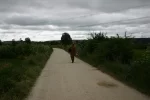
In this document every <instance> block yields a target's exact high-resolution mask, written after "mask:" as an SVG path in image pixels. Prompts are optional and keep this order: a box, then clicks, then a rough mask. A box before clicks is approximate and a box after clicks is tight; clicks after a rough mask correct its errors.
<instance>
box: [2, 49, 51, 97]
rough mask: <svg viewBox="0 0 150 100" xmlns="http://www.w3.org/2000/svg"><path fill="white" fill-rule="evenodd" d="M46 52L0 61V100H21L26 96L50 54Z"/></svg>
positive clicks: (49, 51) (49, 50)
mask: <svg viewBox="0 0 150 100" xmlns="http://www.w3.org/2000/svg"><path fill="white" fill-rule="evenodd" d="M47 51H48V52H39V53H36V54H30V55H29V56H25V57H23V58H22V59H20V58H15V59H1V60H0V100H23V99H24V98H25V97H26V96H27V95H28V93H29V92H30V90H31V87H32V86H33V85H34V83H35V81H36V79H37V77H38V76H39V74H40V72H41V70H42V69H43V67H44V65H45V63H46V62H47V60H48V58H49V56H50V54H51V53H52V49H48V50H47Z"/></svg>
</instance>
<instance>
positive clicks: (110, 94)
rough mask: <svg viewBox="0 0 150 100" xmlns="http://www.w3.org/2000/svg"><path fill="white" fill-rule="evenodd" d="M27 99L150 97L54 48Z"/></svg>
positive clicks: (133, 99)
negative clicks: (72, 59)
mask: <svg viewBox="0 0 150 100" xmlns="http://www.w3.org/2000/svg"><path fill="white" fill-rule="evenodd" d="M27 100H150V98H149V97H147V96H144V95H142V94H141V93H139V92H137V91H136V90H134V89H131V88H129V87H127V86H125V85H124V84H122V83H120V82H118V81H116V80H114V79H113V78H111V77H110V76H108V75H106V74H104V73H102V72H101V71H99V70H96V69H95V68H93V67H91V66H90V65H88V64H86V63H84V62H83V61H81V60H79V59H75V63H73V64H72V63H71V61H70V56H69V54H67V53H66V52H65V51H63V50H61V49H54V52H53V54H52V55H51V58H50V59H49V60H48V62H47V64H46V66H45V68H44V69H43V71H42V73H41V75H40V77H39V78H38V80H37V82H36V84H35V87H34V88H33V90H32V92H31V93H30V95H29V97H28V98H27Z"/></svg>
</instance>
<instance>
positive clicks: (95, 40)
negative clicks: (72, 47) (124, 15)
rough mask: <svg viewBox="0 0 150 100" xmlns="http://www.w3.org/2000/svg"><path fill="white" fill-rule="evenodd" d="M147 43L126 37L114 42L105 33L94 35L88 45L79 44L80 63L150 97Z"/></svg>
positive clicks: (148, 50) (149, 56)
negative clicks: (84, 62)
mask: <svg viewBox="0 0 150 100" xmlns="http://www.w3.org/2000/svg"><path fill="white" fill-rule="evenodd" d="M143 40H144V39H143ZM148 43H149V42H143V41H139V40H138V41H137V39H135V38H132V37H127V36H126V33H125V37H120V36H119V35H117V36H116V37H111V38H108V37H107V36H106V35H105V34H104V33H94V34H92V35H91V38H90V39H88V40H87V41H86V40H85V41H80V42H79V43H77V48H78V55H79V58H80V59H82V60H84V61H86V62H87V63H89V64H91V65H93V66H95V67H96V68H98V69H100V70H101V71H103V72H105V73H107V74H109V75H111V76H113V77H114V78H116V79H118V80H120V81H122V82H124V83H126V84H127V85H129V86H132V87H134V88H136V89H137V90H139V91H141V92H142V93H145V94H148V95H150V46H149V44H148Z"/></svg>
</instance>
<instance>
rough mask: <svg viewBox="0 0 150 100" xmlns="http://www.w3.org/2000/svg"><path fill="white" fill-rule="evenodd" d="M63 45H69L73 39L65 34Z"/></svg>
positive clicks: (62, 38)
mask: <svg viewBox="0 0 150 100" xmlns="http://www.w3.org/2000/svg"><path fill="white" fill-rule="evenodd" d="M61 43H62V44H63V45H69V44H71V43H72V38H71V37H70V35H69V33H63V34H62V37H61Z"/></svg>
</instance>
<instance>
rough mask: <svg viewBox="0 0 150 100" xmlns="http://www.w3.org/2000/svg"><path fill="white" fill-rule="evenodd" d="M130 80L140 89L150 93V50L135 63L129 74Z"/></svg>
mask: <svg viewBox="0 0 150 100" xmlns="http://www.w3.org/2000/svg"><path fill="white" fill-rule="evenodd" d="M129 79H130V80H134V81H133V83H134V84H137V85H138V87H140V88H142V89H144V90H148V92H150V85H149V84H150V48H148V49H147V50H146V51H145V52H144V53H143V55H142V57H141V58H139V59H138V60H136V61H134V62H133V64H132V67H131V70H130V72H129Z"/></svg>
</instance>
